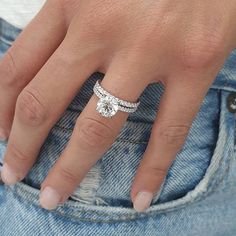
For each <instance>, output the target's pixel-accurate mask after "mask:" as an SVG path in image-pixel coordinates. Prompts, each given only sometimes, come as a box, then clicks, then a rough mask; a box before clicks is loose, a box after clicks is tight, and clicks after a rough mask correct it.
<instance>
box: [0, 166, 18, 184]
mask: <svg viewBox="0 0 236 236" xmlns="http://www.w3.org/2000/svg"><path fill="white" fill-rule="evenodd" d="M1 179H2V182H3V183H4V184H6V185H14V184H16V183H17V182H18V181H19V179H18V177H17V176H16V175H15V174H14V171H13V170H12V169H11V168H10V167H9V165H8V164H6V163H5V164H4V165H3V167H2V171H1Z"/></svg>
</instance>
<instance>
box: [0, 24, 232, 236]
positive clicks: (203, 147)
mask: <svg viewBox="0 0 236 236" xmlns="http://www.w3.org/2000/svg"><path fill="white" fill-rule="evenodd" d="M20 31H21V30H20V29H17V28H15V27H13V26H12V25H10V24H9V23H7V22H5V21H4V20H0V56H2V55H3V54H4V53H5V52H6V50H7V49H8V48H9V47H10V45H11V44H12V42H13V41H14V40H15V38H16V37H17V35H18V34H19V33H20ZM103 76H104V75H103V74H101V73H94V74H93V75H91V76H90V78H88V80H87V82H86V83H85V85H84V86H83V88H82V89H81V91H80V92H78V94H77V95H76V97H75V98H74V100H73V101H72V102H71V104H70V105H69V106H68V108H67V110H66V111H65V112H64V114H62V116H61V117H60V119H59V121H58V122H57V123H56V124H55V125H54V127H53V128H52V129H51V130H50V133H49V135H48V137H47V139H46V140H45V142H44V144H43V146H42V147H41V149H40V153H39V155H38V159H37V162H36V163H35V164H34V166H33V168H32V169H31V170H30V172H29V173H28V174H27V176H26V178H25V179H24V180H22V181H21V182H19V183H17V184H16V185H14V186H6V185H1V186H0V235H1V236H11V235H12V236H15V235H20V236H21V235H26V236H28V235H29V236H31V235H69V236H73V235H80V236H83V235H86V236H87V235H98V236H100V235H105V236H106V235H109V236H110V235H126V236H135V235H140V236H141V235H145V236H162V235H163V236H167V235H171V236H172V235H173V236H175V235H179V236H185V235H186V236H192V235H197V236H199V235H201V236H205V235H207V236H235V235H236V141H235V140H236V127H235V124H236V122H235V120H236V116H235V114H236V113H234V110H233V111H232V109H231V110H230V109H229V105H234V103H232V104H229V99H228V98H229V96H231V98H232V96H235V102H236V95H235V92H236V50H233V51H232V53H231V54H230V56H229V57H228V58H227V60H226V62H225V64H224V66H223V67H222V69H221V70H220V72H219V73H218V75H217V77H216V78H215V81H214V83H213V84H212V86H211V88H210V89H209V90H208V92H207V95H206V96H205V98H204V101H203V102H202V104H201V107H200V110H199V112H198V114H197V116H196V117H195V119H194V121H193V124H192V126H191V129H190V132H189V134H188V137H187V139H186V142H185V144H184V146H183V148H182V149H181V150H180V151H179V152H178V154H177V156H176V159H175V161H174V162H173V164H172V165H171V167H170V169H169V171H168V174H167V176H166V178H165V181H164V183H163V184H162V186H161V188H160V190H159V191H158V193H157V194H156V195H155V197H154V199H153V201H152V203H151V206H150V208H149V209H148V210H147V211H145V212H142V213H141V212H136V211H135V210H134V209H133V206H132V202H131V199H130V189H131V183H132V180H133V178H134V176H135V173H136V170H137V167H138V165H139V162H140V160H141V158H142V155H143V153H144V151H145V148H146V147H147V143H148V140H149V137H150V132H151V128H152V125H153V122H154V119H155V118H156V116H157V118H158V108H159V102H160V99H161V96H162V94H163V92H164V88H163V87H162V85H161V84H160V83H158V84H152V85H149V86H148V87H147V88H146V90H145V91H144V93H143V94H142V96H141V98H140V101H141V104H140V106H139V108H138V110H137V111H136V112H135V113H133V114H130V116H129V118H128V120H127V122H126V123H125V126H124V127H123V129H122V130H121V132H120V134H119V136H118V137H117V139H116V141H115V142H114V144H113V145H112V146H111V148H110V149H109V150H108V151H107V152H106V153H105V154H104V156H103V157H102V158H101V159H100V160H99V161H98V162H97V163H96V164H95V165H94V166H93V167H92V168H91V170H90V171H89V172H88V173H87V175H86V177H85V178H84V179H83V181H82V182H81V184H80V185H79V186H78V188H77V189H76V191H75V192H74V193H73V194H72V195H71V197H70V198H69V200H68V201H67V202H66V203H65V204H64V205H61V206H59V207H58V208H57V209H55V210H53V211H47V210H45V209H42V208H41V207H40V205H39V200H38V199H39V189H40V184H41V183H42V181H43V180H44V178H45V177H46V176H47V173H48V171H49V170H50V168H51V167H52V166H53V165H54V163H55V162H56V160H57V159H58V157H59V156H60V154H61V152H62V151H63V149H64V148H65V146H66V144H67V142H68V140H69V138H70V136H71V134H72V130H73V127H74V125H75V121H76V119H77V117H78V116H79V115H80V113H81V111H82V110H83V108H84V107H85V105H86V103H87V102H88V100H89V98H90V97H91V96H92V93H93V92H92V88H93V86H94V84H95V82H96V80H98V79H102V78H103ZM0 79H2V80H3V79H4V78H0ZM231 102H232V100H231ZM233 102H234V101H233ZM186 109H188V107H186ZM235 112H236V111H235ZM6 145H7V142H1V143H0V160H2V159H3V156H4V151H5V148H6Z"/></svg>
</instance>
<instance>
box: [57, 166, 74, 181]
mask: <svg viewBox="0 0 236 236" xmlns="http://www.w3.org/2000/svg"><path fill="white" fill-rule="evenodd" d="M58 173H59V175H60V176H61V177H62V178H63V179H65V180H66V182H69V183H72V184H74V183H76V182H77V181H78V177H77V176H75V175H74V174H73V173H72V171H71V170H70V169H68V168H66V167H64V166H63V167H59V170H58Z"/></svg>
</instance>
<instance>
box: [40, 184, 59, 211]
mask: <svg viewBox="0 0 236 236" xmlns="http://www.w3.org/2000/svg"><path fill="white" fill-rule="evenodd" d="M60 199H61V196H60V195H59V194H58V192H57V191H56V190H55V189H53V188H51V187H45V188H44V190H43V191H42V193H41V194H40V205H41V206H42V207H43V208H45V209H47V210H53V209H55V208H56V207H57V206H58V204H59V202H60Z"/></svg>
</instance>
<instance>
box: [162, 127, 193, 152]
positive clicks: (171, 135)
mask: <svg viewBox="0 0 236 236" xmlns="http://www.w3.org/2000/svg"><path fill="white" fill-rule="evenodd" d="M189 129H190V127H189V126H187V125H165V126H162V127H161V128H160V129H159V136H160V138H161V139H162V140H163V141H164V142H165V143H166V144H167V145H168V146H170V147H173V148H180V147H181V145H183V143H184V142H185V139H186V137H187V135H188V132H189Z"/></svg>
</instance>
